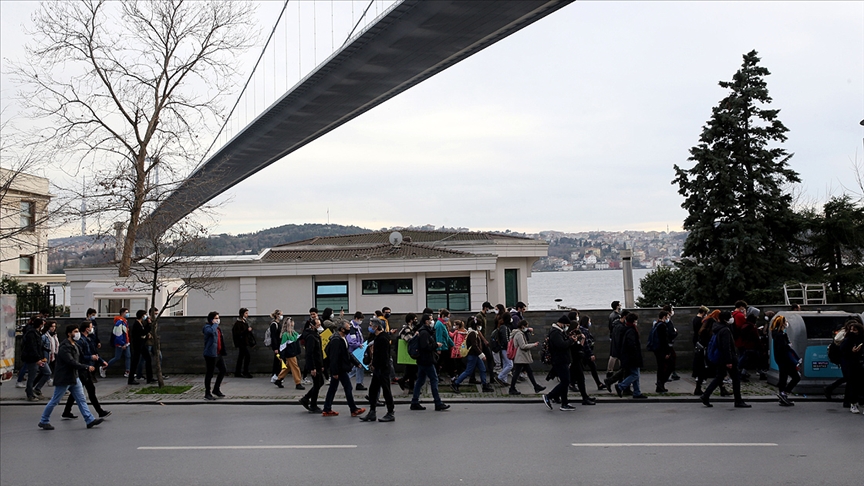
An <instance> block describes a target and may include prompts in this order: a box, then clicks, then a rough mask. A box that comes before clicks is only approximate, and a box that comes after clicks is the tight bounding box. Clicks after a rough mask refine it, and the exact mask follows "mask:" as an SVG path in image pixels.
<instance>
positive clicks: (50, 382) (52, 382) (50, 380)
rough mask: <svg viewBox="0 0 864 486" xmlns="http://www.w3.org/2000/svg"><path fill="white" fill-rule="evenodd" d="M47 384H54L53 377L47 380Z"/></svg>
mask: <svg viewBox="0 0 864 486" xmlns="http://www.w3.org/2000/svg"><path fill="white" fill-rule="evenodd" d="M48 386H54V378H50V379H49V380H48Z"/></svg>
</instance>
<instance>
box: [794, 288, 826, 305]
mask: <svg viewBox="0 0 864 486" xmlns="http://www.w3.org/2000/svg"><path fill="white" fill-rule="evenodd" d="M827 294H828V292H827V289H826V287H825V284H824V283H821V284H807V283H799V284H798V285H791V286H790V285H787V284H783V297H784V298H785V299H786V305H792V304H801V305H825V304H827V303H828V298H827Z"/></svg>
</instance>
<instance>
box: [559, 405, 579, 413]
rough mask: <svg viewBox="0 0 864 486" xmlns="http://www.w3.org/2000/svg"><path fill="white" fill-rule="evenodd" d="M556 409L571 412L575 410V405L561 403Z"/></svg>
mask: <svg viewBox="0 0 864 486" xmlns="http://www.w3.org/2000/svg"><path fill="white" fill-rule="evenodd" d="M558 410H561V411H562V412H572V411H573V410H576V407H574V406H573V405H570V404H569V403H568V404H567V405H561V406H560V407H558Z"/></svg>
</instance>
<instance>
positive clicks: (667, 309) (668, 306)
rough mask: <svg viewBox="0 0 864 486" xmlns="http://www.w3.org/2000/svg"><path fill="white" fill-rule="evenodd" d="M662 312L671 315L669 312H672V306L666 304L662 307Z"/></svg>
mask: <svg viewBox="0 0 864 486" xmlns="http://www.w3.org/2000/svg"><path fill="white" fill-rule="evenodd" d="M663 310H664V311H666V312H669V313H671V312H672V304H666V305H664V306H663Z"/></svg>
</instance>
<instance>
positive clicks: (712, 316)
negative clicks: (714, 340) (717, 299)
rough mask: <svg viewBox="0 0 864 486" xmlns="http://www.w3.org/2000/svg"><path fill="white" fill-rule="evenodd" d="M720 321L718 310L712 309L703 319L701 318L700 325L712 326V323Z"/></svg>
mask: <svg viewBox="0 0 864 486" xmlns="http://www.w3.org/2000/svg"><path fill="white" fill-rule="evenodd" d="M719 320H720V309H714V310H713V311H711V312H709V313H707V314H705V317H703V318H702V323H703V324H704V323H706V322H711V325H714V323H713V321H719Z"/></svg>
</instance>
